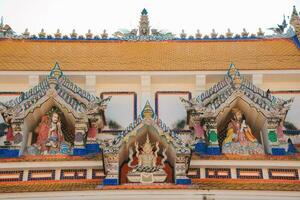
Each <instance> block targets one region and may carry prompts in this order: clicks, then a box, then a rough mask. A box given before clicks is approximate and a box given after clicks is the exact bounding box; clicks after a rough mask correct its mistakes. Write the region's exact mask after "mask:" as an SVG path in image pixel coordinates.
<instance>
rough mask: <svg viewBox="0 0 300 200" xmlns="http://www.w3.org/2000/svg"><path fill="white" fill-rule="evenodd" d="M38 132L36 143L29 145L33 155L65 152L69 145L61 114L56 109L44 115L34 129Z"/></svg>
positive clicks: (30, 152)
mask: <svg viewBox="0 0 300 200" xmlns="http://www.w3.org/2000/svg"><path fill="white" fill-rule="evenodd" d="M34 132H35V133H36V134H37V140H36V143H35V144H33V145H32V146H30V147H28V153H29V154H32V155H49V154H50V155H55V154H60V153H64V151H65V150H66V148H68V145H67V144H66V143H65V139H64V136H63V132H62V127H61V120H60V116H59V114H58V113H57V112H56V111H53V112H52V113H51V114H50V115H44V116H43V117H42V119H41V122H40V123H39V125H38V126H37V128H36V129H35V131H34Z"/></svg>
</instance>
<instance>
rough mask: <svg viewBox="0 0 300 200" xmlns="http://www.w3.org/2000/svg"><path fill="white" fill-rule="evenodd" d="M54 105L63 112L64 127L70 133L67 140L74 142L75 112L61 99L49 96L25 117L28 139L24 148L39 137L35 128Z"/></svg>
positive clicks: (24, 128) (25, 131)
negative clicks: (62, 102) (61, 101)
mask: <svg viewBox="0 0 300 200" xmlns="http://www.w3.org/2000/svg"><path fill="white" fill-rule="evenodd" d="M53 107H57V108H58V109H59V111H60V112H61V113H60V118H61V123H62V126H63V129H64V130H65V131H66V132H67V133H68V138H66V140H67V141H68V142H70V143H73V142H74V131H75V121H76V118H75V116H74V114H73V113H72V112H71V111H70V110H69V109H68V108H67V107H66V106H64V105H63V104H61V103H60V102H59V101H57V100H55V99H54V98H49V99H48V100H46V101H45V102H43V103H42V104H41V105H37V106H36V107H35V109H34V110H33V111H32V112H29V113H28V114H27V115H26V117H25V118H24V125H23V126H24V127H23V130H24V135H25V141H26V142H24V148H26V146H30V145H32V144H34V143H35V141H36V138H37V135H36V133H35V129H36V127H37V126H38V125H39V123H40V122H41V118H42V117H43V116H44V115H46V114H47V113H48V112H49V111H50V110H51V109H52V108H53Z"/></svg>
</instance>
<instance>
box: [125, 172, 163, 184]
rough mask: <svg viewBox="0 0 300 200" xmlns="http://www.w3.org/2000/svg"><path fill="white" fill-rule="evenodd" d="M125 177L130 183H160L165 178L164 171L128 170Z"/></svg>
mask: <svg viewBox="0 0 300 200" xmlns="http://www.w3.org/2000/svg"><path fill="white" fill-rule="evenodd" d="M127 179H128V181H129V182H131V183H162V182H165V181H166V179H167V174H166V172H165V171H163V170H161V171H156V172H130V173H128V175H127Z"/></svg>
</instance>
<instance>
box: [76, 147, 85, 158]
mask: <svg viewBox="0 0 300 200" xmlns="http://www.w3.org/2000/svg"><path fill="white" fill-rule="evenodd" d="M85 155H86V149H85V148H84V147H74V149H73V156H85Z"/></svg>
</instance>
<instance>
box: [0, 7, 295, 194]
mask: <svg viewBox="0 0 300 200" xmlns="http://www.w3.org/2000/svg"><path fill="white" fill-rule="evenodd" d="M150 27H151V26H150V19H149V16H148V11H147V10H146V9H143V10H142V12H141V16H140V20H139V26H138V27H137V28H136V29H133V30H129V31H123V32H121V31H117V32H115V33H113V34H112V35H111V36H110V35H109V34H108V33H107V32H106V31H105V30H104V31H103V32H102V33H101V34H99V35H94V34H93V33H92V32H91V30H88V32H87V33H86V34H84V35H78V34H77V33H76V31H75V30H72V32H71V33H70V34H67V35H64V34H62V33H60V30H59V29H58V30H57V32H56V33H54V34H47V33H46V32H45V30H44V29H42V30H41V32H40V33H39V34H37V35H34V34H30V32H29V31H28V29H26V30H25V31H24V33H22V34H17V33H15V32H14V31H13V30H12V28H11V27H10V26H9V25H4V24H3V19H2V20H1V24H0V113H1V116H2V118H1V124H0V126H1V127H0V186H1V185H3V186H5V188H6V189H5V191H4V190H3V191H2V190H1V187H0V191H1V192H18V191H20V192H23V191H36V190H40V191H52V190H74V189H75V188H74V184H75V185H76V184H77V187H76V190H77V189H83V190H85V189H86V190H88V189H89V190H90V189H96V188H97V189H103V188H104V189H105V188H106V189H127V188H132V189H141V188H142V189H143V188H146V189H147V188H148V189H149V188H150V189H157V188H158V189H162V188H165V189H174V188H175V189H177V188H178V189H187V188H189V189H239V187H240V186H241V185H242V190H255V189H256V190H257V189H260V190H282V191H299V190H300V180H299V173H300V154H299V149H298V147H299V144H300V137H299V135H300V121H299V115H300V113H299V106H300V50H299V49H300V17H299V14H298V12H297V11H296V7H294V8H293V11H292V14H291V17H290V21H289V23H287V22H286V20H285V19H284V21H283V23H282V25H280V26H278V28H272V30H273V31H274V34H272V35H265V33H264V32H263V31H262V30H261V29H260V28H259V29H258V32H257V33H253V34H251V33H249V32H247V30H246V29H243V30H242V32H241V33H240V34H234V33H232V32H231V31H230V29H228V30H227V32H226V33H224V34H218V33H217V32H216V31H215V30H212V32H211V33H210V34H202V33H201V32H200V31H199V30H198V31H197V32H196V34H195V35H188V34H187V33H185V32H184V30H182V32H181V33H180V34H179V37H177V36H176V35H175V34H173V33H166V32H161V31H158V29H152V28H150ZM68 180H69V181H68ZM71 180H72V181H71ZM36 182H38V183H40V184H38V186H37V185H35V186H32V185H31V184H32V183H36ZM13 183H14V184H15V183H18V184H19V185H18V186H15V185H14V184H13ZM71 183H72V184H73V185H72V184H71ZM274 185H277V187H274ZM29 186H30V187H29ZM35 187H38V189H36V188H35ZM56 187H57V188H58V189H55V188H56ZM3 188H4V187H3ZM53 188H54V189H53Z"/></svg>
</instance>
